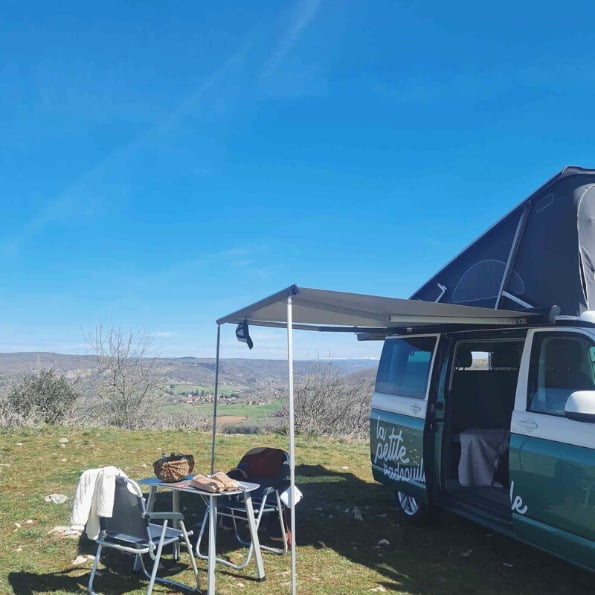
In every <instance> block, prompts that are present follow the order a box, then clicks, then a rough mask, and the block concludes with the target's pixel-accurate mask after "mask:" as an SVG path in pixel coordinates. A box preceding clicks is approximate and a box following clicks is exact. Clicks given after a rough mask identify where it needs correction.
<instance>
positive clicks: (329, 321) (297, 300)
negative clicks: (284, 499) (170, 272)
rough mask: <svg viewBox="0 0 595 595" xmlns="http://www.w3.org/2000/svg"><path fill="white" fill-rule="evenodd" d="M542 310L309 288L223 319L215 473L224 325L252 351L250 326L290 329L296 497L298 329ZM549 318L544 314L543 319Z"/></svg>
mask: <svg viewBox="0 0 595 595" xmlns="http://www.w3.org/2000/svg"><path fill="white" fill-rule="evenodd" d="M539 316H540V313H536V312H517V311H512V310H495V309H494V310H492V309H490V308H476V307H472V306H460V305H456V304H443V303H436V302H422V301H417V300H404V299H397V298H388V297H380V296H375V295H363V294H358V293H343V292H339V291H328V290H323V289H308V288H304V287H298V286H297V285H291V286H289V287H287V288H286V289H283V290H281V291H279V292H277V293H275V294H273V295H271V296H269V297H267V298H264V299H262V300H260V301H258V302H255V303H254V304H252V305H250V306H246V307H244V308H242V309H240V310H237V311H236V312H233V313H232V314H229V315H227V316H223V317H222V318H219V320H217V359H216V362H217V363H216V366H215V397H214V400H213V401H214V404H213V437H212V444H211V472H213V469H214V464H215V434H216V431H217V424H216V421H217V396H218V386H219V348H220V331H221V325H222V324H226V323H232V324H234V323H235V324H237V325H239V327H238V329H237V330H236V336H237V337H238V339H240V340H241V341H246V342H247V343H248V345H249V346H250V347H251V341H250V340H249V334H248V326H249V325H255V326H269V327H281V328H286V329H287V363H288V403H289V455H290V493H291V494H293V493H295V492H294V489H295V427H294V425H295V424H294V394H293V338H292V337H293V330H294V329H300V330H311V331H312V330H313V331H327V332H353V333H356V334H358V336H359V337H360V338H361V337H363V338H376V339H378V338H382V337H384V336H386V335H388V334H391V333H397V332H399V331H400V329H401V328H406V329H407V330H409V329H413V328H416V329H419V328H420V327H422V328H423V327H428V328H429V327H435V326H441V327H442V328H446V327H448V326H451V325H453V326H461V325H465V326H467V327H482V326H492V327H495V326H520V325H525V324H527V322H528V321H529V320H530V319H535V318H536V317H539ZM542 316H543V315H542ZM290 528H291V531H292V535H293V538H292V540H291V587H292V594H293V595H295V594H296V583H297V571H296V551H295V528H296V527H295V507H294V506H291V507H290Z"/></svg>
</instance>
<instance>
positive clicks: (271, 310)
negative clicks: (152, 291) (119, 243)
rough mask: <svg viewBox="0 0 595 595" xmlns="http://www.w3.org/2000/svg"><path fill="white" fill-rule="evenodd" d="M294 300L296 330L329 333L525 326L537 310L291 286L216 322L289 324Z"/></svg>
mask: <svg viewBox="0 0 595 595" xmlns="http://www.w3.org/2000/svg"><path fill="white" fill-rule="evenodd" d="M288 297H291V298H292V306H293V328H295V329H300V330H315V331H329V332H333V331H334V332H359V331H362V332H374V331H377V332H381V331H386V330H387V329H391V328H398V327H403V326H422V325H436V324H473V325H509V326H514V325H518V324H524V323H525V322H526V320H527V318H529V317H530V316H533V315H534V314H531V313H527V312H519V311H512V310H493V309H489V308H478V307H469V306H461V305H456V304H441V303H434V302H423V301H418V300H404V299H397V298H388V297H380V296H375V295H364V294H359V293H345V292H340V291H328V290H322V289H308V288H303V287H298V286H297V285H291V286H290V287H287V288H286V289H283V290H282V291H279V292H277V293H275V294H273V295H271V296H269V297H268V298H265V299H263V300H260V301H258V302H256V303H254V304H252V305H250V306H247V307H245V308H242V309H241V310H238V311H237V312H234V313H232V314H229V315H228V316H224V317H223V318H220V319H219V320H217V324H218V325H221V324H225V323H236V324H239V323H243V322H246V323H247V324H248V325H256V326H277V327H285V326H286V325H287V298H288Z"/></svg>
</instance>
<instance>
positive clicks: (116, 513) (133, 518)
mask: <svg viewBox="0 0 595 595" xmlns="http://www.w3.org/2000/svg"><path fill="white" fill-rule="evenodd" d="M115 490H116V491H115V493H114V509H113V512H112V516H111V518H104V519H103V522H102V528H103V529H104V530H105V531H107V532H108V533H111V534H117V533H122V534H124V535H131V536H132V537H136V538H138V539H143V540H146V539H147V535H148V533H147V525H148V522H147V520H146V518H145V516H144V512H145V501H144V500H143V495H142V492H141V490H140V488H139V486H138V484H137V483H136V482H134V481H132V480H131V479H129V478H128V477H116V487H115Z"/></svg>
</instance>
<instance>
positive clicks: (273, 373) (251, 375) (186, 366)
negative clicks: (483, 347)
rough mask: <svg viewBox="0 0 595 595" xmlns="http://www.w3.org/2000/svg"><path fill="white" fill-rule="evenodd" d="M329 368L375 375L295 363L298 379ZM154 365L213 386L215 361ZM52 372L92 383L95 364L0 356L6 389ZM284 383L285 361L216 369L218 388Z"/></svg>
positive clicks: (173, 376) (341, 364)
mask: <svg viewBox="0 0 595 595" xmlns="http://www.w3.org/2000/svg"><path fill="white" fill-rule="evenodd" d="M327 363H328V365H331V366H332V367H333V368H334V369H336V370H337V373H338V374H340V375H349V374H355V373H358V372H362V371H367V372H368V373H369V374H372V373H375V370H376V367H377V366H378V361H376V360H369V359H344V360H330V361H328V362H327V360H320V361H318V360H316V361H314V360H308V361H296V362H295V363H294V370H295V374H296V376H297V377H299V376H300V375H304V374H307V373H309V372H311V371H313V370H315V369H316V367H317V366H320V365H326V364H327ZM156 364H157V367H158V370H159V372H160V374H161V375H162V376H163V378H164V380H167V382H169V383H190V384H200V385H205V386H208V385H212V384H213V383H214V382H215V359H214V358H195V357H178V358H157V359H156ZM47 368H54V369H56V370H58V371H60V372H62V373H64V374H65V375H66V376H67V377H71V378H74V377H77V378H83V379H84V378H88V379H92V377H93V376H94V375H95V373H96V370H97V361H96V358H95V356H92V355H68V354H61V353H46V352H23V353H0V383H1V384H4V385H6V384H7V383H9V382H11V381H12V380H13V379H14V378H16V377H18V376H19V375H21V374H23V373H30V372H33V371H36V370H42V369H47ZM286 380H287V361H285V360H270V359H243V358H237V359H236V358H234V359H222V360H221V361H220V365H219V382H220V383H221V384H230V385H237V386H242V387H249V388H252V387H256V386H264V385H274V384H278V383H281V382H285V381H286Z"/></svg>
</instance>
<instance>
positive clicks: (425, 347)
mask: <svg viewBox="0 0 595 595" xmlns="http://www.w3.org/2000/svg"><path fill="white" fill-rule="evenodd" d="M435 346H436V337H407V338H399V339H387V340H386V341H385V343H384V348H383V349H382V355H381V356H380V362H379V364H378V375H377V377H376V391H377V392H380V393H387V394H391V395H399V396H403V397H413V398H415V399H423V398H425V396H426V389H427V386H428V376H429V372H430V363H431V361H432V354H433V352H434V347H435Z"/></svg>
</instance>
